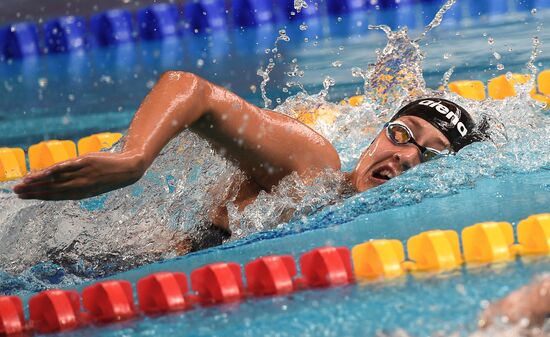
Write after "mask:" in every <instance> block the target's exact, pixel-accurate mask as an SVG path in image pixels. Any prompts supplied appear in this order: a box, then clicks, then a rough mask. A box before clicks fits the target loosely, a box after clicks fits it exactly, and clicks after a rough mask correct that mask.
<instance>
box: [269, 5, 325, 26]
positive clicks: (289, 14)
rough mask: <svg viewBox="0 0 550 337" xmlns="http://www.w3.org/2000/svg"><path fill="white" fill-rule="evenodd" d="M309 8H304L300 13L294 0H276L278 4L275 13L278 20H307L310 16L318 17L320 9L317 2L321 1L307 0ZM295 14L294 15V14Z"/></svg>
mask: <svg viewBox="0 0 550 337" xmlns="http://www.w3.org/2000/svg"><path fill="white" fill-rule="evenodd" d="M306 2H307V4H308V6H307V8H302V9H301V10H300V13H298V12H297V11H296V9H295V8H294V0H277V1H274V4H275V6H276V8H275V13H276V17H277V21H286V20H293V19H296V20H307V19H309V18H314V17H318V16H319V14H320V10H319V9H317V8H316V6H315V4H316V3H317V4H319V1H311V0H306ZM293 14H294V15H293Z"/></svg>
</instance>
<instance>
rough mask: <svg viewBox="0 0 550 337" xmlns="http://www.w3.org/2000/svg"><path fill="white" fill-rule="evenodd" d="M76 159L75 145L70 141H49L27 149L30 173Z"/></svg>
mask: <svg viewBox="0 0 550 337" xmlns="http://www.w3.org/2000/svg"><path fill="white" fill-rule="evenodd" d="M72 158H76V145H75V144H74V142H72V141H70V140H49V141H45V142H41V143H38V144H35V145H32V146H31V147H29V165H30V168H31V171H34V170H42V169H45V168H46V167H49V166H52V165H54V164H56V163H59V162H62V161H65V160H68V159H72Z"/></svg>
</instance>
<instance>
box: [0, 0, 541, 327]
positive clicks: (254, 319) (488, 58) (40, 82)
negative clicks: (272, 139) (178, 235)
mask: <svg viewBox="0 0 550 337" xmlns="http://www.w3.org/2000/svg"><path fill="white" fill-rule="evenodd" d="M484 3H485V2H479V1H461V0H459V1H458V4H457V6H456V7H455V8H454V9H453V13H452V15H451V16H449V17H448V18H447V19H446V20H445V22H444V24H443V25H442V26H441V27H439V28H438V29H437V30H436V31H434V32H432V33H430V35H429V36H428V38H427V39H425V40H424V41H423V43H422V44H421V46H422V49H423V50H424V51H425V53H426V54H427V58H426V60H425V63H424V76H425V79H426V82H427V84H428V86H429V87H432V88H435V87H437V86H438V85H439V82H440V80H441V77H442V76H443V73H444V72H445V71H447V70H448V69H449V68H450V67H451V66H455V67H456V68H455V72H454V75H453V77H452V79H480V80H483V81H486V80H487V79H489V78H491V77H493V76H496V75H500V74H504V73H505V72H507V71H514V72H521V71H524V69H523V67H524V65H525V63H526V62H527V60H528V58H529V55H530V52H531V48H532V46H531V37H533V36H535V35H537V36H539V38H540V39H541V41H542V43H543V44H544V43H545V41H549V40H550V33H548V31H547V30H546V29H544V28H543V29H541V30H540V31H538V30H537V26H538V25H539V24H540V23H543V22H545V21H546V22H547V21H548V19H549V18H550V12H549V11H546V10H543V9H541V8H540V7H539V10H538V11H537V13H536V14H535V15H533V14H531V12H530V10H531V8H533V7H534V6H536V5H537V4H536V3H534V2H533V3H525V2H522V1H520V2H516V1H507V2H506V1H495V3H499V4H501V6H497V8H492V9H491V8H489V7H490V6H489V5H487V6H483V4H484ZM503 4H505V5H503ZM539 4H540V3H539ZM516 5H517V6H516ZM502 6H504V7H506V8H505V9H503V8H502ZM436 10H437V4H429V5H425V4H419V5H415V6H414V7H412V8H406V9H402V10H401V11H399V12H395V11H388V12H383V13H382V14H379V15H376V13H374V12H369V13H355V14H354V15H347V16H342V17H341V18H340V19H339V18H337V17H323V18H322V19H321V21H320V22H317V23H316V22H315V21H312V22H308V26H309V28H308V30H307V31H305V32H303V31H300V30H299V29H298V23H296V24H295V25H290V24H289V25H288V27H286V28H287V33H288V35H289V36H290V37H291V41H290V42H289V43H281V44H280V51H281V53H282V55H283V56H284V58H283V61H281V62H279V63H278V64H277V66H276V68H275V70H274V71H273V72H272V82H270V84H269V86H268V95H269V96H270V98H272V99H273V100H274V101H275V100H276V99H277V98H281V99H284V98H286V97H287V96H288V95H289V94H287V93H284V92H283V91H282V88H283V87H284V83H285V82H286V81H287V80H288V79H289V78H288V77H287V76H286V75H285V73H284V71H288V65H289V64H290V63H291V60H292V59H293V58H297V59H298V60H299V65H300V68H301V69H303V70H305V76H304V77H303V78H300V80H301V82H302V83H303V84H304V86H305V88H306V90H308V92H309V93H316V92H318V91H319V90H320V89H321V88H322V81H323V78H324V77H325V76H331V77H333V78H334V79H335V80H336V86H335V87H333V88H331V90H330V92H329V99H330V100H332V101H337V100H339V99H341V98H344V97H346V96H351V95H354V94H355V93H356V92H357V91H358V90H360V88H361V87H362V81H361V80H360V79H358V78H354V77H352V76H351V71H350V70H351V68H352V67H357V66H359V67H366V65H367V64H368V63H370V62H374V60H375V56H376V55H375V49H376V48H382V47H384V45H385V43H386V38H385V35H384V34H382V33H380V32H373V31H368V30H367V25H368V24H370V23H390V24H391V25H392V26H393V27H394V28H395V27H396V26H398V25H404V24H406V25H408V26H409V27H411V30H412V31H413V33H412V34H411V35H413V36H414V35H415V34H418V33H419V30H420V29H421V28H422V27H423V26H424V25H425V24H426V23H427V22H428V21H429V19H428V18H431V17H432V16H433V13H435V11H436ZM489 10H491V11H493V12H497V13H496V14H495V13H492V14H490V13H488V12H489ZM499 12H503V13H504V12H505V13H506V14H504V15H501V14H499ZM478 14H481V15H478ZM279 28H280V27H278V26H277V27H268V28H265V27H264V28H263V29H260V30H253V29H249V30H246V31H245V32H228V33H227V34H225V35H221V36H211V37H190V36H187V37H184V38H182V39H179V40H172V41H164V42H156V43H145V42H144V43H141V44H138V45H135V46H134V45H127V46H121V47H117V48H109V49H96V50H92V51H89V52H86V53H84V54H80V55H78V54H77V55H50V56H47V57H42V58H38V59H34V60H24V61H16V62H13V63H11V64H0V80H1V81H2V83H1V85H0V92H1V93H3V95H2V97H3V98H2V100H0V135H1V137H0V144H1V145H3V146H23V147H27V146H29V145H30V144H32V143H34V142H37V141H40V140H42V139H52V138H64V139H78V138H79V137H81V136H85V135H88V134H90V133H93V132H97V131H118V130H124V129H125V128H126V127H127V125H128V123H129V121H130V119H131V117H132V115H133V112H134V111H135V109H136V108H137V106H138V104H139V102H140V101H141V99H142V98H143V97H144V95H145V94H146V93H147V92H148V90H149V88H150V87H151V86H152V85H153V84H154V82H155V81H156V79H157V78H158V76H159V74H160V73H161V72H162V71H164V70H168V69H183V70H187V71H193V72H196V73H198V74H200V75H201V76H203V77H205V78H207V79H209V80H211V81H213V82H215V83H218V84H221V85H224V86H226V87H228V88H231V90H233V91H235V92H236V93H238V94H240V95H241V96H243V97H245V98H246V99H248V100H250V101H252V102H254V103H255V104H258V105H262V104H263V102H262V100H261V98H260V95H259V92H258V91H259V90H256V91H255V92H254V91H253V90H251V86H253V85H255V86H256V87H258V88H259V78H258V76H257V75H256V70H257V69H258V68H259V67H260V66H265V64H266V63H267V59H268V57H269V55H271V54H269V55H267V54H266V53H265V49H266V48H272V47H273V42H274V40H275V38H276V36H277V35H278V33H277V32H278V29H279ZM305 38H308V41H307V42H306V41H305V40H304V39H305ZM489 38H492V39H494V43H493V44H490V43H489V42H488V41H489ZM543 50H544V47H543ZM494 52H498V53H499V54H500V55H501V59H500V60H497V59H496V58H495V56H494V55H493V53H494ZM334 61H341V62H342V66H341V67H334V66H332V63H333V62H334ZM497 63H502V64H503V65H504V66H505V69H504V70H501V71H500V70H497V68H496V64H497ZM536 64H537V65H538V66H539V67H540V68H541V69H545V68H549V67H550V54H548V53H547V52H544V53H543V54H541V55H540V56H539V58H538V60H537V63H536ZM293 93H295V91H294V92H293V91H292V90H291V93H290V94H293ZM545 120H546V119H545ZM523 145H525V144H523ZM524 147H528V146H524ZM542 152H544V153H546V152H545V151H542ZM488 153H489V154H491V153H492V152H490V151H489V152H488ZM516 155H517V154H516ZM520 155H521V154H520ZM458 157H459V158H458V159H456V160H455V159H454V158H453V159H449V160H448V161H443V162H442V163H441V164H438V163H435V164H433V163H430V164H428V165H431V166H427V169H424V170H423V169H420V170H413V171H411V172H408V173H407V174H406V175H404V176H403V177H400V178H398V179H395V180H393V181H391V182H390V183H388V184H387V185H384V186H382V187H380V188H378V189H374V190H371V191H369V192H367V193H364V194H363V195H360V196H356V197H352V198H350V199H348V200H345V201H344V202H343V203H339V204H337V205H334V206H330V207H327V208H325V209H324V210H322V211H320V212H317V213H315V214H313V215H311V216H309V217H308V218H307V219H306V220H305V221H304V220H296V221H294V222H293V223H291V224H288V225H285V226H283V227H281V228H278V229H276V230H272V231H268V232H263V233H258V234H254V235H251V236H249V237H247V238H245V239H241V240H238V241H233V242H230V243H227V244H225V245H223V246H221V247H218V248H214V249H210V250H206V251H201V252H198V253H195V254H190V255H187V256H183V257H178V258H174V259H169V260H166V261H163V262H158V263H154V264H151V265H147V266H144V267H141V268H137V269H134V270H130V271H127V272H125V273H121V274H117V275H114V276H112V277H111V278H123V279H128V280H131V281H134V282H135V281H136V280H137V279H139V278H140V277H142V276H144V275H147V274H149V273H152V272H155V271H161V270H169V271H184V272H187V273H189V272H190V271H191V270H193V269H194V268H196V267H198V266H201V265H203V264H205V263H210V262H216V261H234V262H239V263H246V262H247V261H250V260H252V259H253V258H255V257H258V256H261V255H268V254H292V255H294V256H296V257H298V256H299V255H300V254H301V253H303V252H305V251H307V250H309V249H312V248H314V247H317V246H321V245H325V244H332V245H345V246H348V247H351V246H352V245H354V244H357V243H361V242H363V241H366V240H368V239H377V238H392V239H400V240H406V239H407V238H408V237H410V236H412V235H414V234H417V233H419V232H421V231H424V230H430V229H455V230H460V229H461V228H463V227H465V226H468V225H471V224H473V223H475V222H480V221H490V220H506V221H510V222H512V223H514V224H516V223H517V221H519V220H520V219H522V218H524V217H526V216H528V215H530V214H533V213H540V212H548V211H549V208H548V205H550V172H548V169H547V168H548V167H549V166H548V165H546V163H547V162H548V158H547V157H544V158H541V159H540V160H541V163H540V165H528V166H532V167H535V168H533V169H523V166H522V165H521V160H516V161H512V162H511V164H510V165H509V166H506V165H504V164H501V165H500V166H499V167H498V168H497V169H495V170H494V171H491V172H490V173H489V174H485V175H483V174H478V175H472V176H466V177H463V178H461V177H460V174H459V175H458V177H457V175H452V173H448V172H445V168H447V170H452V168H453V167H457V166H458V165H460V166H461V167H464V166H465V165H466V164H464V162H465V161H466V160H468V153H466V154H465V155H464V156H458ZM474 157H475V156H474ZM527 158H528V160H530V161H533V160H537V159H536V156H527ZM487 162H490V159H487ZM487 162H486V164H487ZM535 164H536V163H535ZM464 172H465V173H464V175H466V174H467V173H469V172H468V170H467V169H466V170H464ZM436 175H441V177H451V178H452V179H453V180H452V182H449V188H448V190H445V191H444V192H440V193H438V191H437V190H435V187H437V185H436V184H435V183H434V184H435V185H430V184H424V183H423V182H422V180H425V179H431V178H433V179H434V181H439V182H440V180H441V178H440V177H437V176H436ZM438 179H439V180H438ZM461 179H462V180H461ZM461 182H462V183H461ZM424 191H427V192H425V193H424ZM549 267H550V264H549V261H548V258H546V257H542V258H530V259H522V260H518V261H515V262H511V263H508V264H504V265H499V266H490V267H487V266H486V267H480V268H474V269H467V268H464V269H463V270H458V271H454V272H451V273H445V274H439V275H431V274H430V275H429V277H424V274H423V275H413V276H407V277H404V278H401V279H397V280H395V281H391V282H382V283H375V284H360V285H351V286H347V287H341V288H332V289H326V290H316V291H306V292H300V293H296V294H293V295H291V296H286V297H276V298H266V299H261V300H247V301H244V302H242V303H239V304H235V305H228V306H218V307H211V308H197V309H195V310H192V311H189V312H186V313H181V314H174V315H169V316H164V317H158V318H145V319H138V320H134V321H130V322H126V323H121V324H116V325H109V326H105V327H92V328H87V329H83V330H79V331H77V332H73V333H72V335H75V336H99V335H102V336H103V335H105V336H146V335H147V336H148V335H168V334H178V335H179V334H182V333H185V335H190V336H222V335H223V336H233V335H235V336H237V335H239V336H240V335H246V336H258V335H266V336H295V335H300V336H310V335H311V336H358V335H361V336H362V335H365V336H372V335H373V334H375V333H376V332H377V331H388V332H393V331H395V330H396V329H399V328H402V329H404V330H406V331H407V332H409V333H411V334H412V335H416V336H426V335H430V334H432V333H435V332H438V331H443V332H445V333H452V332H455V331H460V332H470V331H472V330H474V329H475V325H476V315H477V314H478V313H479V311H480V305H481V303H482V302H483V301H486V300H489V301H491V300H494V299H496V298H498V297H501V296H503V295H504V294H506V293H507V292H509V291H510V290H512V289H514V288H516V287H517V286H519V285H521V284H525V283H527V282H528V281H529V280H530V279H531V277H532V276H533V275H535V274H538V273H540V272H544V271H548V270H549ZM82 282H83V281H82V279H81V278H77V277H73V276H71V275H69V274H66V272H65V271H64V270H63V269H61V268H59V267H56V266H55V265H51V264H43V265H38V266H35V267H34V268H33V269H30V270H27V271H25V272H24V273H23V274H21V275H18V276H15V277H14V276H7V275H3V276H2V277H0V289H2V291H4V292H7V293H8V292H9V293H19V294H21V295H25V296H26V297H28V295H29V294H30V293H33V292H36V291H39V290H41V289H43V288H45V287H52V286H67V285H70V284H73V283H74V284H75V286H77V287H78V288H79V289H80V288H82V287H83V286H84V285H85V284H81V283H82Z"/></svg>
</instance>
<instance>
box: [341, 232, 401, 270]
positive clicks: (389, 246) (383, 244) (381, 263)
mask: <svg viewBox="0 0 550 337" xmlns="http://www.w3.org/2000/svg"><path fill="white" fill-rule="evenodd" d="M351 254H352V258H353V267H354V269H355V275H356V276H357V277H359V278H367V279H374V278H381V277H387V278H389V277H396V276H401V275H403V274H404V273H405V269H404V268H403V266H402V263H403V262H404V261H405V252H404V250H403V244H402V243H401V241H398V240H372V241H367V242H365V243H362V244H359V245H356V246H354V247H353V249H352V250H351Z"/></svg>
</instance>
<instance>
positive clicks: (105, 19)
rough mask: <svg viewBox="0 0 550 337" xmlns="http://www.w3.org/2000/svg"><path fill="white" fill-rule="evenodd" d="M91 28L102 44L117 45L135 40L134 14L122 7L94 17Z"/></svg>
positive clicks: (95, 37)
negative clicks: (133, 34)
mask: <svg viewBox="0 0 550 337" xmlns="http://www.w3.org/2000/svg"><path fill="white" fill-rule="evenodd" d="M90 24H91V30H92V34H93V36H94V39H95V42H96V43H97V44H98V45H100V46H109V45H116V44H119V43H126V42H131V41H133V36H132V33H133V27H132V14H131V13H130V12H129V11H126V10H122V9H113V10H110V11H106V12H103V13H99V14H96V15H94V16H93V17H92V19H91V21H90Z"/></svg>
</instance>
